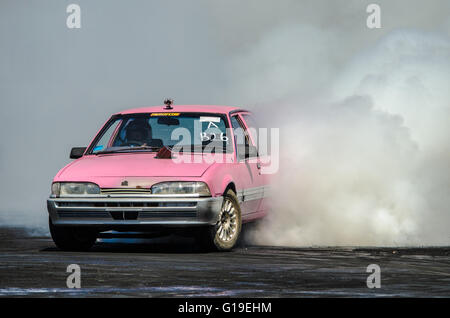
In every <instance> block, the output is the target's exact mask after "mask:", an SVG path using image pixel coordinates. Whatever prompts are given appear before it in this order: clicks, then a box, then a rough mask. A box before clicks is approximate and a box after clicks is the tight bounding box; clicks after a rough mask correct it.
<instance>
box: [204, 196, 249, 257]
mask: <svg viewBox="0 0 450 318" xmlns="http://www.w3.org/2000/svg"><path fill="white" fill-rule="evenodd" d="M241 228H242V216H241V208H240V206H239V202H238V199H237V197H236V194H235V193H234V192H233V191H232V190H228V191H227V192H226V193H225V195H224V199H223V203H222V208H221V209H220V213H219V217H218V220H217V223H216V224H215V225H213V226H211V227H208V228H207V229H205V231H204V232H203V233H201V237H200V240H201V243H202V245H203V246H204V247H206V248H208V249H215V250H218V251H230V250H231V249H232V248H233V247H234V246H235V245H236V242H237V241H238V239H239V235H240V233H241Z"/></svg>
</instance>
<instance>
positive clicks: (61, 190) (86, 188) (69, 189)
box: [52, 182, 100, 197]
mask: <svg viewBox="0 0 450 318" xmlns="http://www.w3.org/2000/svg"><path fill="white" fill-rule="evenodd" d="M86 194H100V188H99V186H98V185H96V184H94V183H81V182H62V183H59V182H55V183H53V184H52V195H54V196H56V197H59V196H65V195H86Z"/></svg>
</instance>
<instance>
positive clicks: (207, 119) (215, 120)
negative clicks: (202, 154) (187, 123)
mask: <svg viewBox="0 0 450 318" xmlns="http://www.w3.org/2000/svg"><path fill="white" fill-rule="evenodd" d="M200 122H201V123H205V122H206V123H208V127H207V128H206V129H209V128H211V127H214V128H219V126H217V125H216V124H215V123H220V117H209V116H200Z"/></svg>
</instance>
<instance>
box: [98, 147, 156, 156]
mask: <svg viewBox="0 0 450 318" xmlns="http://www.w3.org/2000/svg"><path fill="white" fill-rule="evenodd" d="M160 149H161V147H157V146H139V147H128V148H121V149H115V150H104V151H99V152H96V153H94V155H103V154H108V153H121V152H134V150H151V151H159V150H160Z"/></svg>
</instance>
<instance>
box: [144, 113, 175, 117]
mask: <svg viewBox="0 0 450 318" xmlns="http://www.w3.org/2000/svg"><path fill="white" fill-rule="evenodd" d="M150 116H151V117H153V116H180V113H151V114H150Z"/></svg>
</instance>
